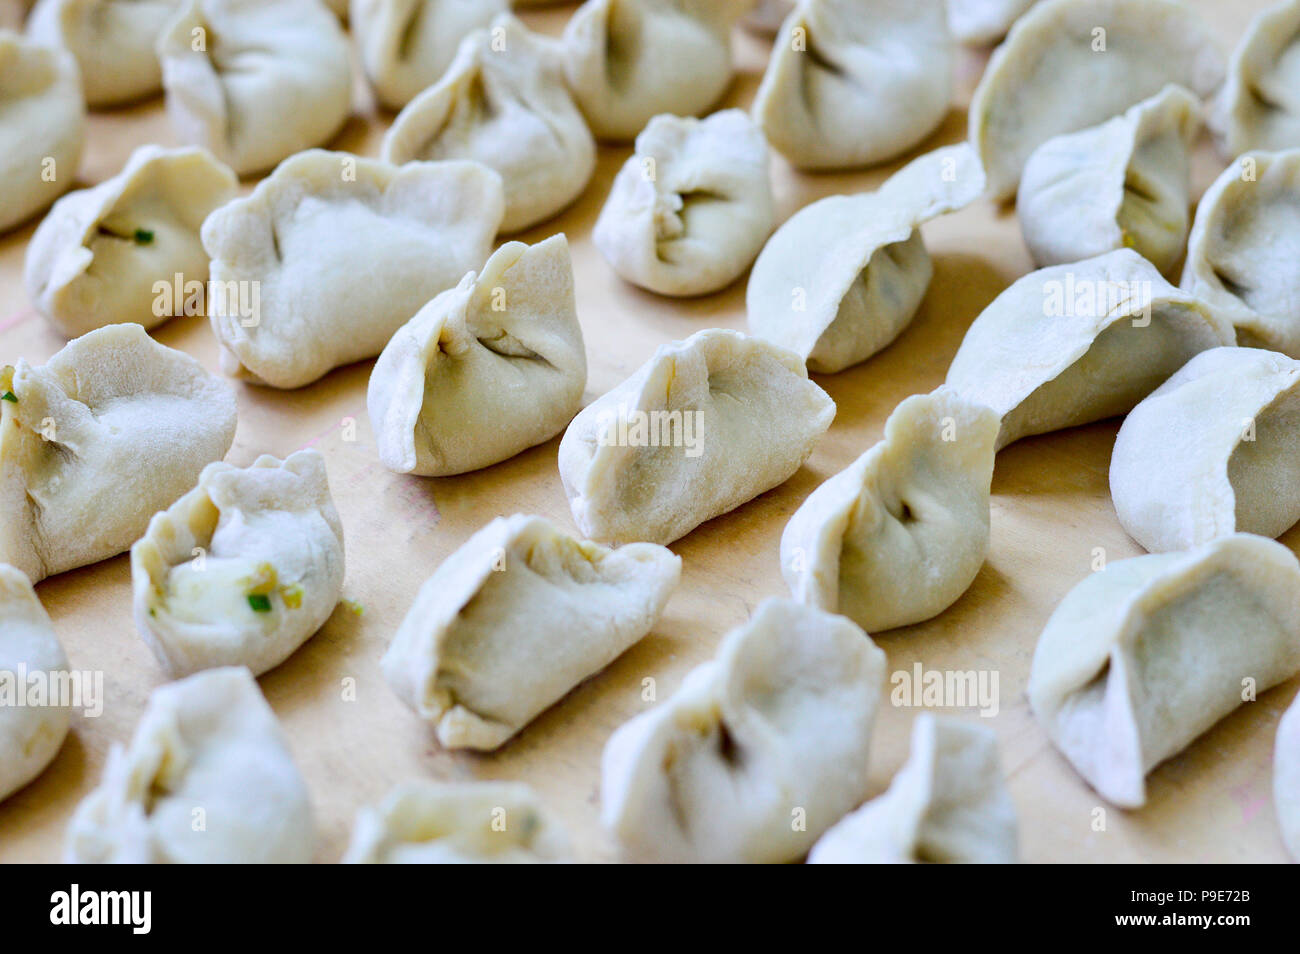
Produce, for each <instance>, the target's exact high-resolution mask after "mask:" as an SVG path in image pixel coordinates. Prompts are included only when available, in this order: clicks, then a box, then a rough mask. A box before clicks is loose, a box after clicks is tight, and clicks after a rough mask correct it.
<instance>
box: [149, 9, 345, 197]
mask: <svg viewBox="0 0 1300 954" xmlns="http://www.w3.org/2000/svg"><path fill="white" fill-rule="evenodd" d="M158 56H159V58H160V59H161V60H162V68H163V86H164V87H165V88H166V90H167V113H168V116H169V117H170V119H171V123H172V126H173V127H174V128H175V130H176V133H177V135H178V136H179V137H180V139H181V141H182V142H186V143H191V144H193V145H196V146H204V147H205V148H207V149H208V150H210V151H211V152H212V153H213V155H215V156H216V157H217V158H218V159H220V160H221V161H222V162H224V163H226V164H227V165H228V166H230V167H231V168H232V169H234V170H235V172H237V173H239V174H240V175H241V176H242V175H249V174H252V173H256V172H263V171H265V170H267V169H270V168H271V167H272V166H274V165H275V164H276V163H277V162H279V161H280V160H282V159H284V158H285V157H286V156H291V155H293V154H294V153H296V152H300V151H301V150H303V149H310V148H311V147H313V146H320V145H323V144H324V143H326V142H328V141H329V140H330V139H332V138H333V137H334V135H335V133H337V132H338V131H339V130H340V129H341V128H343V123H344V122H345V121H346V120H347V118H348V115H349V114H350V113H351V111H352V68H351V65H350V63H349V59H348V44H347V38H346V37H345V36H344V35H343V29H342V27H340V26H339V21H338V18H337V17H335V16H334V15H333V14H331V13H330V12H329V11H328V10H326V9H325V8H324V7H323V6H321V4H320V0H276V2H274V3H267V2H265V0H182V5H181V7H180V8H179V10H178V11H177V14H176V16H175V17H174V18H173V19H172V21H171V22H170V23H169V24H168V25H167V28H166V29H165V30H164V31H163V34H162V36H161V37H160V38H159V40H158Z"/></svg>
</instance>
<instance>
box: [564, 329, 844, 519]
mask: <svg viewBox="0 0 1300 954" xmlns="http://www.w3.org/2000/svg"><path fill="white" fill-rule="evenodd" d="M834 417H835V402H834V401H832V400H831V399H830V397H829V396H828V395H827V394H826V392H825V391H823V390H822V389H821V388H819V387H818V386H817V385H816V384H814V383H813V382H812V381H810V380H808V372H807V370H806V369H805V368H804V366H803V362H802V361H800V360H799V358H798V356H797V355H794V354H792V353H791V352H789V351H786V350H785V349H783V348H778V347H776V346H775V345H771V344H768V343H767V342H765V341H759V340H758V339H756V338H750V337H747V336H745V335H742V334H740V333H739V332H737V331H724V330H721V329H717V328H711V329H708V330H706V331H699V332H696V333H695V334H693V335H691V336H690V337H689V338H687V339H686V340H685V341H674V342H670V343H669V344H666V345H662V346H661V347H660V348H659V350H658V351H656V352H655V355H654V357H653V358H651V359H650V360H649V361H648V362H646V363H645V364H644V365H642V367H641V369H640V370H639V371H637V372H636V373H635V374H633V375H632V377H630V378H628V379H627V380H626V381H624V382H623V383H622V384H620V385H618V386H617V387H616V388H614V390H612V391H610V392H608V393H607V394H605V395H604V396H603V397H601V398H599V399H597V400H596V401H594V402H593V403H591V404H589V405H587V407H586V408H585V409H584V410H583V411H582V413H581V414H579V415H578V416H577V417H576V418H574V419H573V423H572V424H570V425H569V429H568V430H567V431H565V432H564V439H563V440H562V441H560V478H561V480H562V481H563V482H564V492H565V493H566V494H567V495H568V498H569V507H570V509H571V510H572V511H573V519H574V521H575V522H576V523H577V524H578V528H579V529H580V530H581V531H582V532H583V534H584V535H586V536H588V537H591V538H592V539H595V540H601V541H604V542H607V543H626V542H630V541H634V540H649V541H650V542H652V543H661V544H665V545H666V544H669V543H672V542H673V541H674V540H676V539H678V538H679V537H684V536H685V535H686V534H688V533H690V532H691V531H692V530H694V529H695V528H696V527H698V526H699V525H700V524H702V523H704V522H705V521H707V520H712V519H713V518H714V517H717V516H720V515H722V514H724V513H727V512H728V511H730V510H735V509H736V508H737V507H739V506H740V505H741V504H744V503H746V502H748V501H750V500H752V499H753V498H755V497H757V496H758V495H759V494H761V493H765V492H766V491H768V490H771V489H772V488H773V487H776V486H778V485H780V484H783V483H785V482H786V481H787V480H789V479H790V478H791V477H792V476H794V473H795V471H797V470H798V469H799V468H800V467H802V466H803V462H804V461H805V460H807V459H808V456H809V455H810V454H811V453H812V450H813V445H815V444H816V443H817V441H818V439H819V438H820V437H821V436H822V435H823V434H825V433H826V430H827V429H828V428H829V427H830V426H831V421H832V420H833V419H834Z"/></svg>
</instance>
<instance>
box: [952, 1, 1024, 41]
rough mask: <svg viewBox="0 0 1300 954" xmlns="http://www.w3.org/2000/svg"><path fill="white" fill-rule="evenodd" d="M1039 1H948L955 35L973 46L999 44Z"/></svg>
mask: <svg viewBox="0 0 1300 954" xmlns="http://www.w3.org/2000/svg"><path fill="white" fill-rule="evenodd" d="M1036 2H1037V0H948V26H949V27H950V28H951V29H952V35H953V36H954V37H956V39H957V40H959V41H960V42H962V43H965V44H968V45H970V46H984V45H987V44H989V43H996V42H997V41H998V40H1000V39H1002V38H1003V37H1004V36H1006V35H1007V31H1008V30H1010V29H1011V24H1013V23H1015V22H1016V19H1017V18H1018V17H1019V16H1020V15H1021V14H1023V13H1024V12H1025V11H1026V10H1028V9H1029V8H1030V7H1032V6H1033V5H1034V4H1035V3H1036Z"/></svg>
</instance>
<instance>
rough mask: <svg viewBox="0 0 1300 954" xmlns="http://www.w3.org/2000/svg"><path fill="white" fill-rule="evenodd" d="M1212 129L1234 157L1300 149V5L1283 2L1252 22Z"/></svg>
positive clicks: (1217, 104) (1233, 60) (1232, 62)
mask: <svg viewBox="0 0 1300 954" xmlns="http://www.w3.org/2000/svg"><path fill="white" fill-rule="evenodd" d="M1211 126H1213V127H1214V129H1215V132H1216V133H1217V134H1218V136H1219V140H1220V142H1221V143H1222V145H1223V147H1224V150H1225V151H1226V152H1227V154H1228V155H1230V156H1239V155H1241V154H1242V153H1243V152H1247V151H1249V150H1252V149H1272V150H1281V149H1295V148H1298V147H1300V0H1282V2H1281V3H1275V4H1274V5H1273V6H1271V7H1269V8H1268V9H1266V10H1262V11H1260V12H1259V13H1258V14H1257V15H1256V16H1255V18H1254V19H1253V20H1251V21H1250V24H1249V25H1248V26H1247V27H1246V34H1245V36H1243V37H1242V40H1241V43H1240V44H1238V46H1237V48H1236V49H1235V50H1234V51H1233V53H1232V58H1231V60H1230V61H1229V63H1228V78H1227V80H1226V81H1225V82H1224V84H1223V89H1221V90H1220V91H1219V95H1218V97H1217V98H1216V99H1215V109H1214V112H1213V113H1212V114H1211Z"/></svg>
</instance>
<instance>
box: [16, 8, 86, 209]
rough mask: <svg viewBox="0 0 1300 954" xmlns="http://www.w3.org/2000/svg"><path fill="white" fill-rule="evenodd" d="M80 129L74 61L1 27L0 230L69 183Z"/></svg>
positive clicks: (82, 117) (82, 114)
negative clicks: (2, 185)
mask: <svg viewBox="0 0 1300 954" xmlns="http://www.w3.org/2000/svg"><path fill="white" fill-rule="evenodd" d="M85 132H86V104H85V102H84V101H83V100H82V98H81V79H80V76H79V74H78V72H77V61H76V60H74V59H73V58H72V55H71V54H70V53H68V52H67V51H66V50H62V49H54V48H52V47H48V46H40V45H38V44H36V43H31V42H29V41H28V40H26V39H24V38H23V37H20V36H18V35H17V34H14V33H10V32H8V31H7V30H0V182H3V183H4V188H3V189H0V232H5V231H8V230H9V229H11V228H13V227H14V226H16V225H20V224H21V223H23V222H25V221H27V220H28V219H30V218H31V217H32V216H34V215H35V214H36V213H37V212H41V211H43V210H44V209H45V208H47V207H48V206H49V205H50V203H52V202H53V201H54V200H55V199H57V198H58V197H59V196H61V195H62V194H63V193H65V192H67V191H68V189H70V188H71V187H72V181H73V180H74V179H75V178H76V177H77V166H78V164H79V163H80V162H81V144H82V140H83V139H84V138H85Z"/></svg>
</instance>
